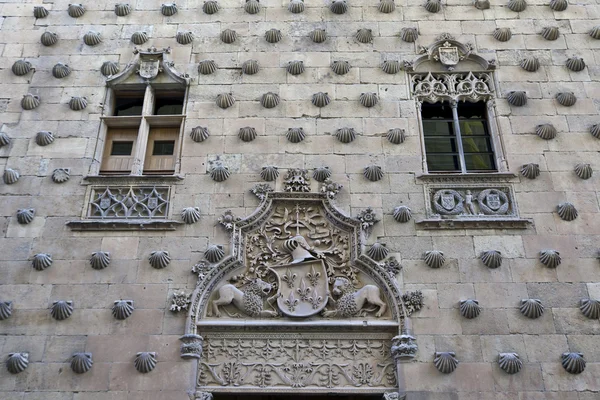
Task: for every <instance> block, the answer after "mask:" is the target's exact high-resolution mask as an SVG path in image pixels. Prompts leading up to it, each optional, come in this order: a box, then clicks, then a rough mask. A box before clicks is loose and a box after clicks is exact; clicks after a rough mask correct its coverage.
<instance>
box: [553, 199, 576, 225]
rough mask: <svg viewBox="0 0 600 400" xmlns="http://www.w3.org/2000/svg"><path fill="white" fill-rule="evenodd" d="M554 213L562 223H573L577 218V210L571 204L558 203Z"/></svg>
mask: <svg viewBox="0 0 600 400" xmlns="http://www.w3.org/2000/svg"><path fill="white" fill-rule="evenodd" d="M556 211H557V212H558V216H559V217H560V219H562V220H563V221H573V220H574V219H575V218H577V209H576V208H575V206H574V205H573V203H569V202H564V203H560V204H559V205H558V206H557V207H556Z"/></svg>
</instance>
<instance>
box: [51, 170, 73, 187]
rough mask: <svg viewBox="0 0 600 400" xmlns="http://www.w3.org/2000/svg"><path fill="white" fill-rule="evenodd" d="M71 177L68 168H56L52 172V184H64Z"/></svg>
mask: <svg viewBox="0 0 600 400" xmlns="http://www.w3.org/2000/svg"><path fill="white" fill-rule="evenodd" d="M70 177H71V169H70V168H56V169H55V170H54V171H53V172H52V181H53V182H54V183H64V182H66V181H68V180H69V178H70Z"/></svg>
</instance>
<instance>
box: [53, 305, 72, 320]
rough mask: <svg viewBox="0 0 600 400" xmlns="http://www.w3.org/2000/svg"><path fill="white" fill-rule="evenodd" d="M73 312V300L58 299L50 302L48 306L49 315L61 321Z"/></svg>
mask: <svg viewBox="0 0 600 400" xmlns="http://www.w3.org/2000/svg"><path fill="white" fill-rule="evenodd" d="M72 314H73V302H72V301H65V300H59V301H55V302H54V303H52V307H50V315H52V318H54V319H55V320H57V321H62V320H64V319H67V318H69V317H70V316H71V315H72Z"/></svg>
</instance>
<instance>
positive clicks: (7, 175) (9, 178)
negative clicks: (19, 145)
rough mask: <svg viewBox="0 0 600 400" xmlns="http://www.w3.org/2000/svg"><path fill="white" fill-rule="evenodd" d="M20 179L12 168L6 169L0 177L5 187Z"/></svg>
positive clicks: (17, 172)
mask: <svg viewBox="0 0 600 400" xmlns="http://www.w3.org/2000/svg"><path fill="white" fill-rule="evenodd" d="M20 177H21V175H20V174H19V171H17V170H14V169H12V168H6V169H5V170H4V174H3V175H2V180H3V181H4V183H6V184H7V185H12V184H13V183H17V182H18V181H19V178H20Z"/></svg>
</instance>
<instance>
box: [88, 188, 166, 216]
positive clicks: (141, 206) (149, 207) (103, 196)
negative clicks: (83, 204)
mask: <svg viewBox="0 0 600 400" xmlns="http://www.w3.org/2000/svg"><path fill="white" fill-rule="evenodd" d="M91 191H92V193H91V196H90V199H91V200H90V202H89V204H88V209H87V216H86V217H87V218H89V219H157V218H159V219H165V218H166V217H167V215H168V212H169V200H170V196H171V188H170V187H169V186H93V187H92V188H91Z"/></svg>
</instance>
